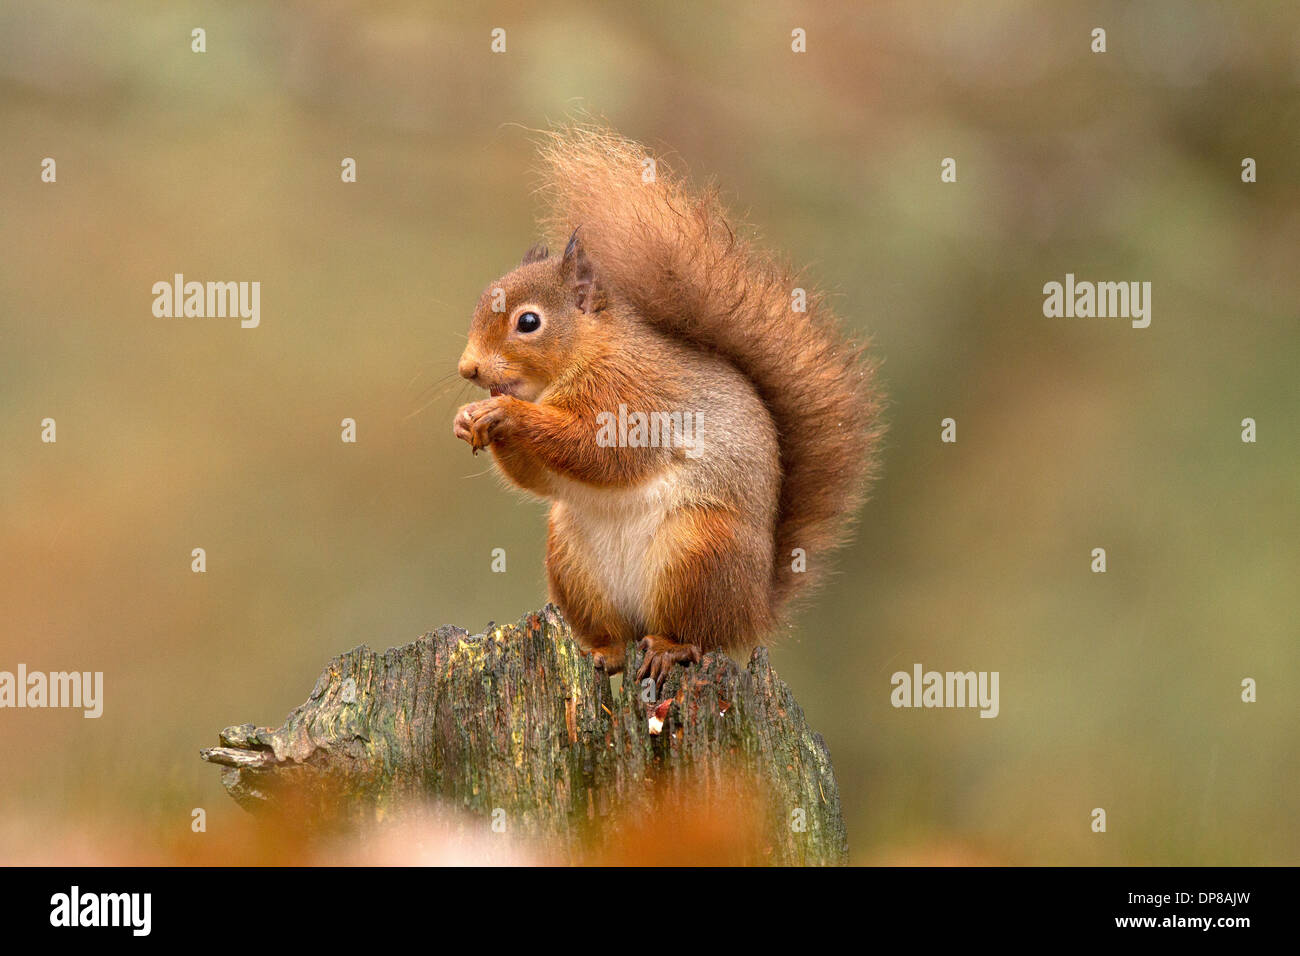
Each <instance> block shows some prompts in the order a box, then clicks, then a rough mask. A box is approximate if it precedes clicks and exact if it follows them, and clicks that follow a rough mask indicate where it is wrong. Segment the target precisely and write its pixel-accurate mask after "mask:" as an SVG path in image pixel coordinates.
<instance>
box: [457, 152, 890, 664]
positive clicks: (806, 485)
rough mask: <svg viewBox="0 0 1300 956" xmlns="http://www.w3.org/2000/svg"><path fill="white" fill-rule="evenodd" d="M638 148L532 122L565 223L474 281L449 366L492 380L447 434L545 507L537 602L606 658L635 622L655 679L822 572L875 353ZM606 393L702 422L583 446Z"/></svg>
mask: <svg viewBox="0 0 1300 956" xmlns="http://www.w3.org/2000/svg"><path fill="white" fill-rule="evenodd" d="M645 155H646V152H645V150H643V149H642V148H641V147H640V146H638V145H636V144H635V143H632V142H630V141H628V140H625V139H622V138H621V137H619V136H617V135H616V134H614V133H611V132H609V131H607V130H603V129H598V128H593V127H572V128H567V129H563V130H559V131H557V132H555V133H553V134H551V135H550V137H549V138H548V140H547V141H546V143H545V145H544V148H543V150H542V158H543V165H544V181H543V190H542V191H543V194H544V195H545V197H546V198H547V200H548V203H549V216H548V221H549V223H550V225H551V227H552V228H554V229H555V230H556V231H557V235H559V236H561V237H563V236H569V237H570V238H569V239H568V241H567V242H566V245H565V252H564V254H563V255H562V256H550V255H548V254H547V253H546V250H545V249H544V248H539V247H535V248H534V249H531V250H529V252H528V254H527V255H525V257H524V260H523V262H522V263H521V265H520V266H519V267H518V268H516V269H515V270H514V271H513V272H511V273H509V274H508V275H507V276H504V277H503V278H501V279H499V280H497V282H495V283H493V284H492V285H490V286H489V287H488V288H487V289H486V290H485V291H484V294H483V297H482V299H481V300H480V301H479V305H478V308H477V310H476V312H475V316H474V319H473V322H472V323H471V327H470V338H469V344H468V345H467V347H466V349H465V353H464V355H462V357H461V363H460V371H461V374H462V375H464V376H465V377H467V378H469V379H470V380H471V381H474V382H476V383H478V384H479V385H482V386H483V387H485V388H488V389H490V390H491V391H492V392H493V393H494V394H493V397H490V398H487V399H484V400H483V401H480V402H475V403H473V404H471V405H467V406H465V407H463V408H462V409H461V410H460V411H459V412H458V413H457V416H456V422H455V426H454V428H455V432H456V434H457V436H458V437H461V438H463V439H464V440H466V441H467V442H469V443H470V444H471V445H472V446H473V447H474V448H475V449H478V448H483V447H489V448H491V450H492V454H493V456H494V457H495V459H496V462H497V464H498V465H499V467H500V469H501V471H502V473H503V474H504V475H505V476H506V477H507V479H509V480H510V481H511V482H513V483H515V484H516V485H518V486H519V487H522V488H524V489H527V490H529V491H531V492H533V493H535V494H538V495H541V496H543V497H546V498H548V499H551V500H552V501H553V502H554V504H553V506H552V510H551V519H550V527H549V536H548V544H547V562H546V563H547V577H548V581H549V585H550V591H551V597H552V599H553V600H554V601H555V602H556V603H557V604H558V605H559V606H560V608H561V610H563V611H564V613H565V616H566V617H567V618H568V619H569V622H570V624H571V625H572V626H573V629H574V633H575V634H576V635H577V636H578V638H579V640H580V641H581V642H582V643H583V645H584V646H585V647H588V648H590V649H592V650H593V651H595V652H596V653H598V654H601V655H602V657H604V658H605V659H606V660H607V662H608V663H609V664H610V665H611V668H612V669H617V668H618V667H621V665H622V655H623V647H624V646H625V644H626V643H627V642H628V641H630V640H635V639H637V638H642V637H646V636H647V635H650V636H652V637H653V638H654V641H653V646H650V647H648V650H647V658H648V657H649V656H653V655H659V656H660V657H661V659H660V661H659V662H658V664H657V666H656V674H658V675H662V673H663V663H664V661H665V660H668V663H669V664H671V660H683V659H690V656H691V654H692V653H695V652H693V651H690V650H689V647H690V646H691V645H694V646H698V647H700V648H703V649H706V650H707V649H713V648H740V647H744V646H747V645H750V644H753V643H755V642H757V641H760V640H761V639H762V638H763V637H764V636H765V635H766V634H767V633H769V632H770V631H771V630H772V628H773V627H774V626H775V623H776V622H777V620H778V619H779V617H780V615H781V613H782V612H783V610H784V608H785V607H786V605H787V603H788V602H789V600H790V599H791V598H792V597H793V596H794V594H795V592H796V591H797V590H799V589H800V588H801V586H803V585H806V584H810V583H813V582H814V581H816V580H817V579H818V578H819V577H821V573H822V571H823V570H824V568H825V567H826V566H827V565H828V563H829V554H830V552H831V550H832V549H833V548H835V547H836V546H837V545H838V544H840V543H841V542H842V541H843V540H844V539H845V537H846V535H847V533H848V530H849V527H850V525H851V522H852V519H853V512H854V510H855V509H856V507H857V506H858V504H859V503H860V501H861V499H862V496H863V493H864V488H865V484H866V481H867V479H868V478H869V477H870V475H871V473H872V470H873V467H872V462H873V461H874V457H873V454H874V450H875V446H876V444H877V440H878V438H879V436H880V434H881V430H882V427H881V425H880V423H879V411H880V404H881V400H880V397H879V395H878V393H877V391H876V390H875V387H874V385H873V375H874V369H873V367H872V365H871V364H870V363H868V362H866V360H865V359H864V358H863V353H862V348H861V347H859V346H854V345H851V344H850V343H848V342H847V341H846V340H845V339H844V338H843V337H842V336H841V335H840V333H839V332H838V331H837V325H836V321H835V318H834V316H833V315H832V314H831V313H830V311H829V309H828V308H827V307H826V304H825V301H824V297H823V296H822V295H821V294H819V293H818V292H816V291H815V290H812V289H809V290H808V292H807V306H808V311H807V312H794V311H792V309H791V295H792V292H793V290H794V288H795V287H796V286H803V287H804V288H808V283H806V282H804V281H802V280H799V279H798V278H797V277H796V276H795V275H794V274H792V273H790V272H789V271H787V270H785V269H784V268H782V267H781V266H780V265H779V264H777V263H776V262H775V260H773V259H772V258H770V257H768V256H766V255H764V254H762V253H760V252H758V251H757V250H756V249H755V248H754V247H753V246H752V245H751V244H750V243H749V242H748V241H747V240H745V239H742V238H740V237H739V236H738V235H737V233H736V232H735V230H734V229H733V228H732V226H731V225H730V224H729V223H728V222H727V220H726V216H725V212H724V210H723V209H722V206H721V204H720V203H719V201H718V198H717V193H716V190H714V189H708V190H705V191H703V192H701V193H692V192H690V191H689V190H688V189H687V187H686V186H685V184H684V182H683V181H682V180H680V179H678V178H677V177H676V176H675V175H673V174H672V173H671V172H670V171H669V170H668V169H666V168H665V167H664V165H663V163H662V162H660V163H659V166H658V178H657V179H656V180H655V181H653V182H643V181H642V178H641V171H642V168H643V167H642V164H641V160H642V159H643V158H644V157H645ZM525 320H527V326H525ZM620 405H627V406H629V407H630V408H632V409H640V410H657V411H664V412H668V413H672V412H674V411H679V412H683V414H684V413H686V412H692V413H695V414H697V415H701V416H703V417H702V419H700V420H702V421H703V423H704V424H703V426H702V427H703V429H704V431H703V434H705V435H706V436H707V440H706V442H705V447H704V449H703V450H701V452H700V454H701V456H702V457H700V456H696V458H692V457H691V456H689V455H687V454H686V452H685V451H684V450H683V448H682V447H623V446H613V447H606V446H605V444H604V443H602V442H598V441H597V432H598V427H597V422H598V416H599V415H600V414H601V413H613V411H614V410H615V409H617V408H619V407H620ZM697 450H698V449H697ZM696 459H698V460H696ZM795 548H801V549H803V550H804V551H805V552H806V554H807V573H795V572H794V571H793V570H792V567H791V560H792V555H791V552H792V550H793V549H795ZM665 655H666V656H665ZM670 658H671V659H670Z"/></svg>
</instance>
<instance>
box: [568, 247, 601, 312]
mask: <svg viewBox="0 0 1300 956" xmlns="http://www.w3.org/2000/svg"><path fill="white" fill-rule="evenodd" d="M581 228H582V227H581V226H579V227H578V229H581ZM578 229H574V230H573V235H571V236H569V242H568V245H566V246H565V247H564V255H563V256H562V257H561V258H560V275H561V276H562V277H563V278H564V279H565V281H567V282H570V283H572V285H573V291H574V296H575V298H576V300H577V303H578V308H579V309H581V310H582V311H583V312H599V311H600V310H601V309H603V308H605V290H604V289H602V288H601V287H600V284H599V283H598V282H597V281H596V275H595V270H594V269H593V268H592V266H591V260H590V259H588V258H587V253H586V252H585V251H584V250H583V248H582V241H581V240H580V239H579V238H578Z"/></svg>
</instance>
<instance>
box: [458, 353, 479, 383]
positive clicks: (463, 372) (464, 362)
mask: <svg viewBox="0 0 1300 956" xmlns="http://www.w3.org/2000/svg"><path fill="white" fill-rule="evenodd" d="M456 370H457V371H458V372H460V377H461V378H467V379H469V380H470V381H471V382H472V381H474V379H476V378H478V360H477V359H476V358H474V357H473V356H470V355H462V356H461V357H460V364H458V365H457V366H456Z"/></svg>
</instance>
